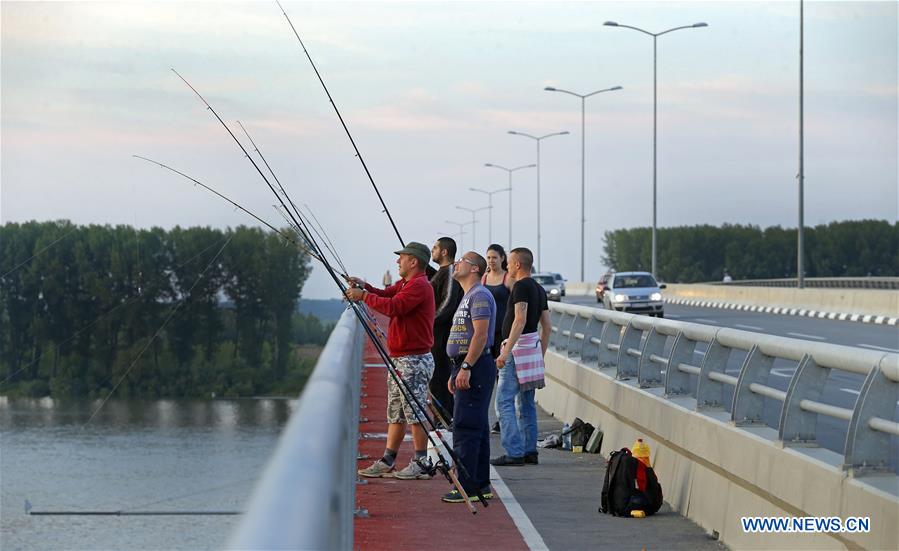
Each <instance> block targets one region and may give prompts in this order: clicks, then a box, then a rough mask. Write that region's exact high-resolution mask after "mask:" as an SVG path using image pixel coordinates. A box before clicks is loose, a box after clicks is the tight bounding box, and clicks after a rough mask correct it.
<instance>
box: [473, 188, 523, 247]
mask: <svg viewBox="0 0 899 551" xmlns="http://www.w3.org/2000/svg"><path fill="white" fill-rule="evenodd" d="M468 189H470V190H471V191H476V192H478V193H486V194H487V206H488V207H489V208H490V212H489V213H488V214H489V220H490V223H489V226H488V229H487V239H488V240H489V241H490V243H493V195H494V194H496V193H502V192H504V191H512V188H510V187H504V188H503V189H497V190H495V191H487V190H484V189H480V188H476V187H470V188H468Z"/></svg>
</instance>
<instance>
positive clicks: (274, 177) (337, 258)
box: [237, 121, 348, 274]
mask: <svg viewBox="0 0 899 551" xmlns="http://www.w3.org/2000/svg"><path fill="white" fill-rule="evenodd" d="M237 124H238V126H240V129H241V130H243V133H244V135H245V136H246V137H247V139H248V140H250V144H251V145H252V146H253V149H255V150H256V154H257V155H259V158H260V159H261V160H262V164H264V165H265V168H266V169H268V172H269V174H271V175H272V178H273V179H274V180H275V183H276V184H278V189H280V190H281V194H282V195H283V196H284V198H285V199H287V202H288V203H289V204H290V206H291V207H293V212H294V214H296V216H297V217H298V218H299V219H300V220H301V221H302V222H303V224H304V227H305V229H306V232H307V233H308V231H309V227H312V230H313V231H315V227H314V226H312V224H310V223H309V220H308V219H307V218H305V217H304V216H303V214H302V213H301V212H300V210H299V209H298V208H297V205H296V203H294V202H293V199H291V198H290V195H288V194H287V190H286V189H284V185H283V184H281V180H280V179H279V178H278V175H277V174H275V171H274V170H272V166H271V165H270V164H268V160H266V158H265V156H264V155H263V154H262V151H260V149H259V146H258V145H256V142H255V141H254V140H253V137H252V136H250V133H249V132H248V131H247V129H246V127H244V125H243V123H242V122H240V121H237ZM282 205H283V202H282ZM276 208H277V207H276ZM306 208H309V207H308V205H307V206H306ZM285 210H286V207H285ZM310 212H311V211H310ZM288 214H290V213H289V212H288ZM313 216H314V215H313ZM298 227H299V226H297V228H298ZM295 229H296V228H295ZM315 233H316V234H318V232H317V231H316V232H315ZM319 238H321V236H320V235H319ZM325 246H326V247H327V243H326V244H325ZM328 250H329V251H330V252H331V254H332V255H333V256H334V258H335V259H336V260H337V263H338V264H339V265H340V269H341V270H343V273H344V274H347V273H348V271H347V269H346V266H344V265H343V262H341V260H340V257H339V256H337V253H335V252H334V250H333V249H331V248H330V247H328ZM319 252H320V253H322V254H323V253H324V251H322V250H321V249H320V248H319Z"/></svg>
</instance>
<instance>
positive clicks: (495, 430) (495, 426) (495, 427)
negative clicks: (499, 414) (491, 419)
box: [490, 421, 499, 434]
mask: <svg viewBox="0 0 899 551" xmlns="http://www.w3.org/2000/svg"><path fill="white" fill-rule="evenodd" d="M490 433H491V434H499V421H497V422H496V423H493V426H492V427H490Z"/></svg>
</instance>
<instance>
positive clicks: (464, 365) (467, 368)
mask: <svg viewBox="0 0 899 551" xmlns="http://www.w3.org/2000/svg"><path fill="white" fill-rule="evenodd" d="M459 369H464V370H465V371H471V364H470V363H468V362H462V365H460V366H459Z"/></svg>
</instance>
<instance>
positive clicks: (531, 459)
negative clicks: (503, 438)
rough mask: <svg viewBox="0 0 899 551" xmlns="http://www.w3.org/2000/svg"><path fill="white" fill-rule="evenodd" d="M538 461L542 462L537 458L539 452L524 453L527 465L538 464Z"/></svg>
mask: <svg viewBox="0 0 899 551" xmlns="http://www.w3.org/2000/svg"><path fill="white" fill-rule="evenodd" d="M538 463H540V461H539V460H538V459H537V452H531V453H526V454H524V464H525V465H537V464H538Z"/></svg>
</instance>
